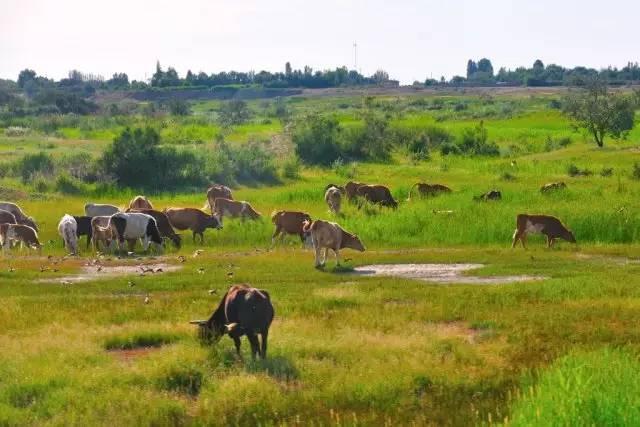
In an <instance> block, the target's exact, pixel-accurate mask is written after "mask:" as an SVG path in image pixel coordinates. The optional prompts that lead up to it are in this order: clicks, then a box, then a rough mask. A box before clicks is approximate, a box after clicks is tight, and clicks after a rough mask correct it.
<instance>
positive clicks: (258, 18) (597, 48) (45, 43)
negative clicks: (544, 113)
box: [0, 0, 640, 83]
mask: <svg viewBox="0 0 640 427" xmlns="http://www.w3.org/2000/svg"><path fill="white" fill-rule="evenodd" d="M639 18H640V0H609V1H607V2H602V1H595V0H535V1H533V0H484V1H478V0H439V1H433V0H423V1H418V0H396V1H386V0H370V1H364V0H351V1H349V0H322V1H315V2H310V1H302V0H300V1H293V0H289V1H286V0H269V1H256V0H235V1H233V0H180V1H166V0H149V1H139V0H128V1H124V0H101V1H98V0H55V1H54V0H0V78H11V79H13V80H16V79H17V76H18V72H19V71H20V70H22V69H24V68H32V69H34V70H35V71H36V72H37V73H38V74H39V75H45V76H47V77H52V78H55V79H59V78H61V77H64V76H66V74H67V72H68V71H69V70H70V69H79V70H81V71H83V72H92V73H96V74H102V75H104V76H105V77H107V78H108V77H110V76H111V75H112V74H113V73H114V72H121V71H123V72H126V73H127V74H128V75H129V78H130V79H144V78H145V77H147V78H148V77H150V76H151V74H152V73H153V71H154V67H155V62H156V60H157V59H159V60H160V63H161V64H162V66H163V68H165V69H166V67H167V66H173V67H175V68H176V69H177V70H178V73H179V74H180V76H184V74H185V73H186V71H187V69H191V70H192V71H194V72H198V71H205V72H207V73H211V72H214V71H215V72H219V71H222V70H231V69H233V70H237V71H248V70H255V71H260V70H262V69H266V70H269V71H281V70H283V69H284V63H285V62H286V61H290V62H291V64H292V66H293V67H294V68H302V67H303V66H304V65H310V66H311V67H313V68H314V69H326V68H335V67H336V66H342V65H346V66H348V67H349V68H352V67H353V63H354V58H353V56H354V55H353V42H354V41H357V43H358V68H359V69H361V71H362V72H363V73H364V74H367V75H369V74H371V73H373V72H374V71H375V70H376V69H378V68H382V69H385V70H387V71H388V72H389V74H390V75H391V77H392V78H397V79H400V80H401V81H402V82H403V83H411V82H413V80H420V81H422V80H424V79H425V77H428V76H431V75H432V76H433V77H434V78H439V77H440V76H441V75H445V76H446V77H447V78H450V77H451V76H452V75H454V74H461V75H464V74H465V70H466V62H467V59H469V58H473V59H479V58H481V57H483V56H486V57H488V58H489V59H491V60H492V62H493V65H494V68H495V69H496V71H497V70H498V68H499V67H500V66H506V67H507V68H515V67H516V66H520V65H526V66H530V65H531V64H532V63H533V61H534V60H535V59H536V58H540V59H542V61H543V62H544V63H545V64H547V63H552V62H555V63H558V64H560V65H564V66H575V65H586V66H592V67H595V68H602V67H606V66H608V65H613V66H618V67H620V66H624V65H625V64H626V63H627V61H629V60H632V61H634V62H635V61H639V60H640V58H639V57H640V38H639V37H638V34H639V33H638V19H639Z"/></svg>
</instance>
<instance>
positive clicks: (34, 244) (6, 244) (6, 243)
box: [0, 224, 42, 250]
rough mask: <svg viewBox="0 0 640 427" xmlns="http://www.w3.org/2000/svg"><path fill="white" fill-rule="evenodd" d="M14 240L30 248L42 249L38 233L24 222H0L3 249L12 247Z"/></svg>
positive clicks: (0, 242) (0, 238) (0, 240)
mask: <svg viewBox="0 0 640 427" xmlns="http://www.w3.org/2000/svg"><path fill="white" fill-rule="evenodd" d="M12 242H20V247H21V248H22V247H23V244H25V245H27V246H29V247H30V248H34V249H38V250H41V249H42V245H41V244H40V241H39V240H38V233H37V232H36V230H34V229H33V228H31V227H29V226H28V225H24V224H0V245H1V246H2V249H3V250H5V249H10V248H11V243H12Z"/></svg>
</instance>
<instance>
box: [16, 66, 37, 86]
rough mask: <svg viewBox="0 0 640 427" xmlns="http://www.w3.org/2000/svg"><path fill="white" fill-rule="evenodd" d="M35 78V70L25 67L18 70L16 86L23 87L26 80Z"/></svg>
mask: <svg viewBox="0 0 640 427" xmlns="http://www.w3.org/2000/svg"><path fill="white" fill-rule="evenodd" d="M35 79H36V72H35V71H33V70H30V69H28V68H25V69H24V70H22V71H20V74H18V86H20V87H21V88H24V85H25V84H26V83H27V82H28V81H33V80H35Z"/></svg>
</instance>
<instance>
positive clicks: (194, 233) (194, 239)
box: [193, 231, 196, 244]
mask: <svg viewBox="0 0 640 427" xmlns="http://www.w3.org/2000/svg"><path fill="white" fill-rule="evenodd" d="M193 243H194V244H195V243H196V232H195V231H193Z"/></svg>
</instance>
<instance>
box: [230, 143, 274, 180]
mask: <svg viewBox="0 0 640 427" xmlns="http://www.w3.org/2000/svg"><path fill="white" fill-rule="evenodd" d="M230 153H231V154H232V161H233V164H234V170H235V178H236V179H237V180H238V181H240V182H253V181H260V182H277V181H278V173H277V169H276V166H275V163H274V161H273V157H272V156H271V155H270V154H269V153H268V152H267V151H266V150H265V149H264V148H263V147H262V145H260V144H258V143H254V142H252V143H249V144H244V145H241V146H239V147H238V148H236V149H235V150H232V151H230Z"/></svg>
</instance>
